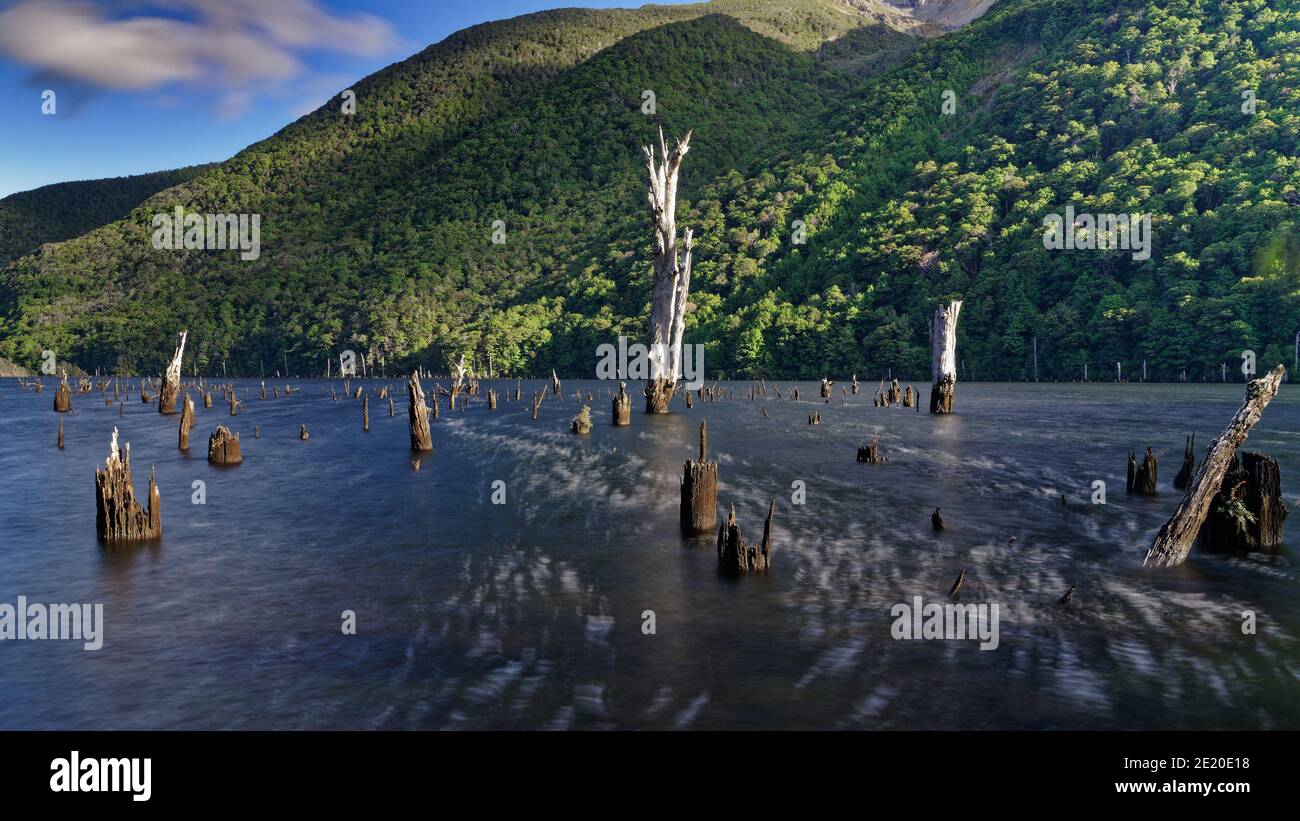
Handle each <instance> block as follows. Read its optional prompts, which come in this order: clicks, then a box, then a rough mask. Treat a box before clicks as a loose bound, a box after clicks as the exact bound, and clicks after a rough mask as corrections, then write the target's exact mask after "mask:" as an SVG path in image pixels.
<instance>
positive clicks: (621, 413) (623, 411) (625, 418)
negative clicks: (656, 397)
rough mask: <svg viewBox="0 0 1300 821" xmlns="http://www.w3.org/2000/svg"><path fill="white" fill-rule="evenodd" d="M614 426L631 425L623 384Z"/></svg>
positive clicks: (617, 400)
mask: <svg viewBox="0 0 1300 821" xmlns="http://www.w3.org/2000/svg"><path fill="white" fill-rule="evenodd" d="M614 424H615V425H617V426H618V427H627V426H628V425H630V424H632V397H630V396H628V395H627V383H625V382H619V383H618V395H617V396H615V397H614ZM710 529H712V528H710Z"/></svg>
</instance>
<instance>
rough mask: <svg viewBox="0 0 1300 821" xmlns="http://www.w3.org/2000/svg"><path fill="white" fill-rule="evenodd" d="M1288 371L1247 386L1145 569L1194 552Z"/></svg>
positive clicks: (1174, 561) (1176, 561)
mask: <svg viewBox="0 0 1300 821" xmlns="http://www.w3.org/2000/svg"><path fill="white" fill-rule="evenodd" d="M1285 373H1286V369H1285V368H1284V367H1283V366H1281V365H1278V366H1277V367H1276V368H1274V369H1273V371H1272V372H1271V373H1269V374H1268V375H1267V376H1264V377H1262V378H1260V379H1255V380H1252V381H1251V382H1249V383H1247V385H1246V399H1245V401H1244V402H1243V403H1242V406H1241V410H1239V411H1237V415H1236V416H1234V417H1233V418H1232V421H1231V422H1229V423H1228V427H1227V428H1226V429H1224V431H1223V433H1222V434H1220V435H1219V438H1218V439H1216V440H1215V441H1214V444H1212V445H1211V446H1210V452H1209V455H1208V456H1206V457H1205V461H1204V462H1202V463H1201V467H1200V468H1199V469H1198V470H1197V471H1196V476H1195V477H1193V479H1192V484H1191V486H1190V487H1188V489H1187V492H1186V493H1185V494H1184V495H1183V499H1182V501H1181V502H1179V503H1178V509H1177V510H1175V511H1174V515H1173V516H1171V517H1170V518H1169V521H1167V522H1165V524H1164V526H1163V527H1162V528H1160V533H1159V534H1157V535H1156V538H1155V541H1154V542H1153V543H1152V544H1151V548H1150V549H1149V550H1148V551H1147V554H1146V558H1145V559H1143V561H1142V563H1143V564H1144V565H1151V566H1155V567H1168V566H1170V565H1177V564H1182V562H1183V561H1184V560H1186V558H1187V554H1188V552H1190V551H1191V549H1192V545H1193V543H1194V542H1195V539H1196V536H1197V534H1198V533H1200V530H1201V525H1202V524H1203V523H1204V522H1205V518H1206V516H1207V515H1208V514H1209V512H1210V509H1211V507H1212V506H1213V504H1214V497H1215V496H1217V495H1218V494H1219V492H1220V491H1221V490H1222V488H1223V478H1224V476H1226V475H1227V473H1228V469H1229V468H1230V467H1231V466H1232V464H1233V461H1234V460H1233V457H1234V456H1235V455H1236V453H1237V448H1239V447H1240V446H1241V443H1242V442H1244V441H1245V440H1246V437H1247V436H1248V435H1249V434H1250V431H1251V428H1253V427H1255V425H1256V423H1258V422H1259V418H1260V416H1262V415H1263V413H1264V408H1266V407H1268V403H1269V402H1271V401H1272V400H1273V397H1274V396H1277V391H1278V388H1279V387H1280V386H1281V384H1282V377H1283V375H1284V374H1285Z"/></svg>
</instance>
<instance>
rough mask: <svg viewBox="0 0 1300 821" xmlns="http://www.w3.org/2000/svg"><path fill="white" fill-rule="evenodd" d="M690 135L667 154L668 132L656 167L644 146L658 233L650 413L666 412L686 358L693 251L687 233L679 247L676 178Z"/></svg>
mask: <svg viewBox="0 0 1300 821" xmlns="http://www.w3.org/2000/svg"><path fill="white" fill-rule="evenodd" d="M690 144H691V132H689V131H688V132H686V136H685V137H683V138H682V139H681V140H680V141H679V142H678V143H677V145H676V147H675V148H673V150H672V152H671V153H669V151H668V144H667V143H665V142H664V135H663V131H662V130H660V132H659V151H660V155H661V156H662V158H663V163H662V164H659V163H656V162H655V149H654V146H652V145H648V146H645V147H644V148H643V149H642V151H643V153H644V155H645V161H646V169H647V170H648V171H649V173H650V195H649V202H650V219H651V223H652V227H653V234H654V246H653V247H654V282H653V291H652V296H653V301H652V304H651V309H650V381H649V382H648V383H647V385H646V387H645V410H646V413H667V412H668V403H669V401H671V399H672V396H673V394H674V393H675V392H676V390H677V370H678V367H679V364H680V362H681V355H682V334H683V333H684V331H685V329H686V301H687V297H688V296H689V294H690V287H691V251H692V249H693V247H694V241H693V238H692V236H693V235H692V232H691V230H690V229H689V228H688V229H686V231H685V233H684V234H683V237H682V255H681V256H680V258H679V255H678V247H677V175H678V173H679V172H680V171H681V166H682V158H683V157H685V156H686V152H687V151H689V150H690Z"/></svg>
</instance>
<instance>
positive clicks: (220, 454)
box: [208, 425, 244, 465]
mask: <svg viewBox="0 0 1300 821" xmlns="http://www.w3.org/2000/svg"><path fill="white" fill-rule="evenodd" d="M242 461H244V454H243V453H242V452H241V451H240V449H239V434H238V433H231V432H230V428H228V427H226V426H225V425H217V429H216V430H214V431H213V432H212V435H211V436H209V437H208V462H209V463H210V464H213V465H237V464H239V463H240V462H242Z"/></svg>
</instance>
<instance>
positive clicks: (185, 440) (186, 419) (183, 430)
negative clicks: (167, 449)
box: [177, 393, 194, 450]
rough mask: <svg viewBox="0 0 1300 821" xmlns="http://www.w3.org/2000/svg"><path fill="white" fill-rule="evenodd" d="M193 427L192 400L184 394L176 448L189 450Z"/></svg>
mask: <svg viewBox="0 0 1300 821" xmlns="http://www.w3.org/2000/svg"><path fill="white" fill-rule="evenodd" d="M193 427H194V400H193V399H191V398H190V395H189V394H188V393H186V394H185V401H184V402H183V403H182V404H181V426H180V431H179V436H178V441H177V447H179V448H180V449H181V450H189V449H190V430H191V429H192V428H193Z"/></svg>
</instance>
